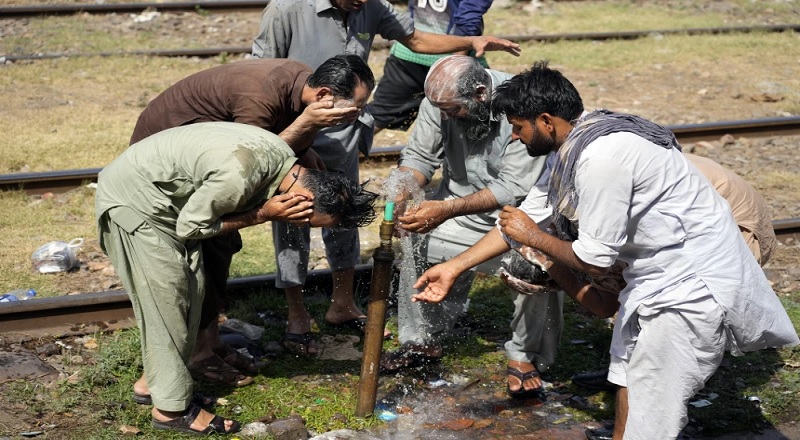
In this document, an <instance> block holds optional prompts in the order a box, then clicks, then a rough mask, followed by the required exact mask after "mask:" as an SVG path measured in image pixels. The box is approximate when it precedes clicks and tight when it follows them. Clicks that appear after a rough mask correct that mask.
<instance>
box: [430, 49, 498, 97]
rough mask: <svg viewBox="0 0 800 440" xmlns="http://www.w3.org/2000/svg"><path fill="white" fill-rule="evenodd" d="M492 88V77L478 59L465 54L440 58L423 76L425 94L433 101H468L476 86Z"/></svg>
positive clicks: (472, 95)
mask: <svg viewBox="0 0 800 440" xmlns="http://www.w3.org/2000/svg"><path fill="white" fill-rule="evenodd" d="M481 85H482V86H485V87H486V90H492V77H491V76H490V75H489V72H487V71H486V69H484V68H483V66H481V64H480V63H478V61H476V60H475V59H474V58H472V57H468V56H466V55H451V56H447V57H444V58H440V59H439V60H438V61H436V63H434V64H433V66H431V68H430V71H429V72H428V75H427V77H426V78H425V96H426V97H427V98H428V99H429V100H430V101H431V102H433V103H442V102H446V101H453V102H459V103H462V104H464V103H469V102H471V101H472V100H473V98H474V96H475V90H476V89H477V88H478V86H481Z"/></svg>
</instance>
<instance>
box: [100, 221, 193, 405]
mask: <svg viewBox="0 0 800 440" xmlns="http://www.w3.org/2000/svg"><path fill="white" fill-rule="evenodd" d="M119 210H122V211H119ZM115 211H116V212H115ZM124 211H128V212H126V213H125V216H124V217H121V216H120V215H119V214H120V212H124ZM115 214H117V215H115ZM129 214H130V210H127V209H125V208H114V209H112V210H111V211H109V212H107V213H106V214H104V215H103V218H101V219H100V221H99V222H98V224H99V228H100V240H101V243H102V246H103V248H104V250H105V252H106V253H107V254H108V256H109V258H110V259H111V263H112V264H113V265H114V268H115V269H116V271H117V275H119V278H120V280H121V281H122V285H123V286H124V287H125V289H126V290H127V292H128V296H129V297H130V299H131V303H132V305H133V311H134V313H135V315H136V323H137V324H138V326H139V329H140V331H141V341H142V342H141V344H142V361H143V364H144V374H145V377H146V378H147V385H148V387H149V389H150V395H151V396H152V399H153V405H154V406H155V407H156V408H158V409H160V410H164V411H183V410H184V409H186V408H187V407H188V406H189V403H190V401H191V398H192V386H193V382H192V377H191V374H190V373H189V370H188V369H187V367H186V365H187V363H188V362H189V358H190V355H191V353H192V349H193V348H194V343H195V340H196V338H197V329H198V326H199V322H200V312H201V306H202V303H203V296H204V294H205V287H204V286H205V283H204V280H203V278H204V276H203V269H202V267H203V262H202V260H203V253H202V250H201V246H200V242H199V241H197V240H193V241H189V242H186V243H180V242H179V241H177V240H176V239H175V238H174V237H173V236H171V235H170V234H169V233H168V232H167V231H163V230H157V229H154V228H153V227H151V226H150V225H149V224H147V223H145V222H131V221H130V215H129ZM118 219H119V220H118ZM123 219H124V221H122V220H123ZM136 223H139V224H138V225H137V224H136ZM122 225H124V227H123V226H122Z"/></svg>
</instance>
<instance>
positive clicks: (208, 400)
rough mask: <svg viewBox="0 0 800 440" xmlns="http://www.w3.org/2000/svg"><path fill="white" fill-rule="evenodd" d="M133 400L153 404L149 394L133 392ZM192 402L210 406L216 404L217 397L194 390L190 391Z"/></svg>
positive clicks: (140, 403) (143, 403) (142, 403)
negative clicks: (193, 391)
mask: <svg viewBox="0 0 800 440" xmlns="http://www.w3.org/2000/svg"><path fill="white" fill-rule="evenodd" d="M133 401H134V402H136V403H138V404H139V405H152V404H153V399H152V398H151V397H150V395H149V394H136V393H133ZM192 404H193V405H197V406H199V407H201V408H210V407H212V406H214V405H216V404H217V398H216V397H212V396H206V395H205V394H203V393H199V392H195V393H192Z"/></svg>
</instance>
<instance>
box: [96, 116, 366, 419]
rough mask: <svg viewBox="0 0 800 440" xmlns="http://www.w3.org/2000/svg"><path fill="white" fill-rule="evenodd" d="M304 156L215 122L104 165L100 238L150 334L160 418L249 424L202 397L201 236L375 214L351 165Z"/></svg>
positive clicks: (146, 342)
mask: <svg viewBox="0 0 800 440" xmlns="http://www.w3.org/2000/svg"><path fill="white" fill-rule="evenodd" d="M295 161H296V158H295V157H294V152H293V151H292V150H291V148H289V146H288V145H287V144H286V143H285V142H284V141H283V140H281V139H280V138H279V137H278V136H277V135H275V134H272V133H270V132H268V131H266V130H263V129H261V128H258V127H254V126H250V125H244V124H237V123H231V122H208V123H199V124H193V125H189V126H184V127H177V128H173V129H169V130H165V131H163V132H160V133H157V134H155V135H153V136H150V137H148V138H146V139H144V140H142V141H141V142H138V143H137V144H134V145H133V146H131V147H130V148H128V149H127V150H125V151H124V152H123V153H122V154H121V155H120V156H119V157H118V158H117V159H115V160H114V161H113V162H112V163H111V164H109V165H108V166H107V167H105V168H104V169H103V171H102V172H101V173H100V175H99V178H98V186H97V196H96V201H95V203H96V215H97V221H98V228H99V231H100V243H101V246H102V247H103V249H104V250H105V251H106V252H107V253H108V255H109V258H110V259H111V262H112V263H113V265H114V267H115V268H116V270H117V273H118V275H119V277H120V279H121V280H122V283H123V285H124V286H125V288H126V290H127V291H128V295H129V296H130V298H131V303H132V304H133V308H134V312H135V314H136V321H137V324H138V325H139V328H140V330H141V333H142V338H141V339H142V342H141V344H142V358H143V363H144V371H145V376H146V377H147V383H148V384H149V388H150V395H151V398H152V402H153V405H154V408H153V426H154V427H156V428H159V429H170V430H177V431H183V432H191V433H209V432H218V433H232V432H236V431H238V430H239V423H238V422H236V421H235V420H223V419H222V418H221V417H217V416H214V415H213V414H211V413H208V412H206V411H204V410H202V409H200V408H199V407H198V406H196V405H194V404H193V403H192V385H193V384H192V377H191V375H190V373H189V371H188V369H187V367H186V364H187V362H188V361H189V357H190V355H191V352H192V348H193V345H194V341H195V338H196V336H197V328H198V322H199V317H200V309H201V304H202V302H203V296H204V294H205V282H204V273H203V253H202V248H201V246H200V240H203V239H205V238H210V237H213V236H217V235H220V234H226V233H229V232H232V231H234V230H238V229H241V228H244V227H247V226H252V225H256V224H261V223H264V222H267V221H285V222H289V223H293V224H306V225H310V226H314V227H320V226H325V227H332V226H337V225H338V226H339V227H344V228H353V227H358V226H361V225H364V224H366V223H369V222H370V221H371V220H372V219H373V218H374V216H375V212H374V209H373V203H374V200H375V195H374V194H372V193H369V192H366V191H364V190H363V188H362V186H361V185H359V184H358V183H356V182H352V181H350V180H348V179H347V178H345V177H344V176H342V175H340V174H336V173H332V172H326V171H316V170H307V169H305V168H302V167H301V166H300V165H297V164H295ZM290 191H291V192H290Z"/></svg>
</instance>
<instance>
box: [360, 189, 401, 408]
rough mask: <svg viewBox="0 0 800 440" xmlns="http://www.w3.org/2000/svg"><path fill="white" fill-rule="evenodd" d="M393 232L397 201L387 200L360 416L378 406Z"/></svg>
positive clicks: (370, 308)
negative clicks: (377, 398)
mask: <svg viewBox="0 0 800 440" xmlns="http://www.w3.org/2000/svg"><path fill="white" fill-rule="evenodd" d="M393 233H394V202H386V207H385V208H384V214H383V221H382V222H381V226H380V239H381V243H380V246H378V247H377V248H376V249H375V251H374V252H373V254H372V258H373V265H372V281H371V283H370V291H369V304H368V307H367V325H366V328H365V329H364V356H363V358H362V360H361V378H360V379H359V381H358V401H357V403H356V416H357V417H366V416H367V415H369V414H371V413H372V412H373V411H374V409H375V403H376V395H377V392H378V373H379V371H380V361H381V349H382V348H383V328H384V326H385V325H386V302H387V301H386V300H387V299H388V298H389V291H390V289H391V287H392V266H393V264H394V250H393V249H392V234H393Z"/></svg>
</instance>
